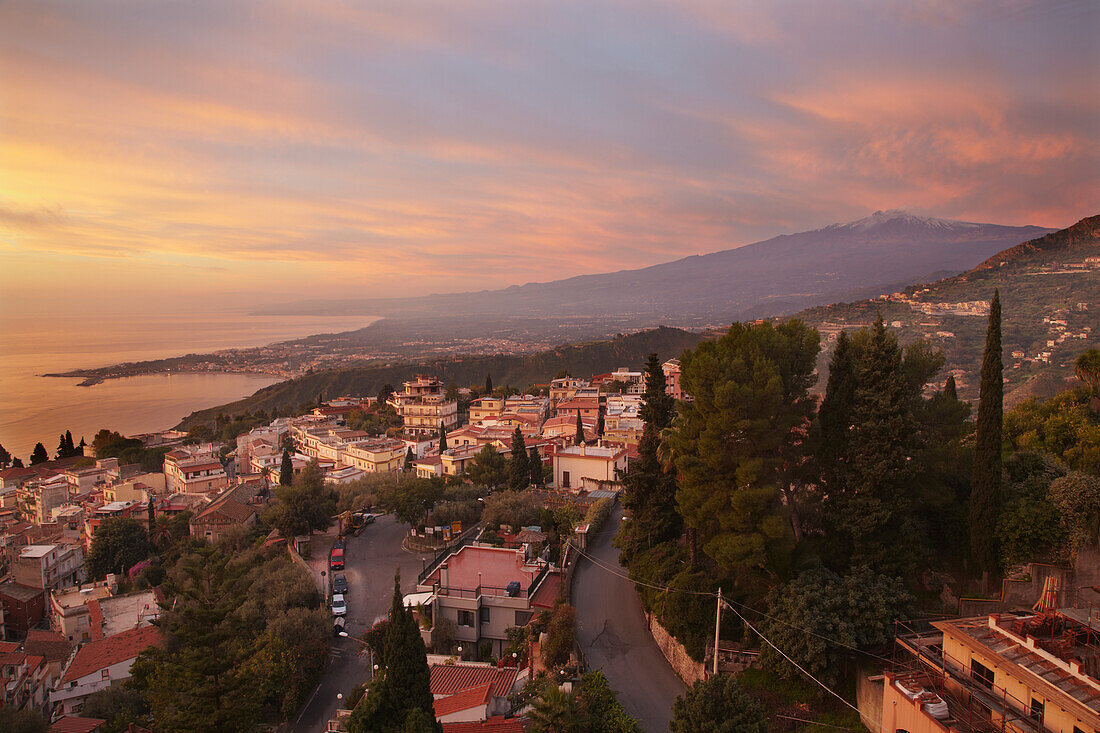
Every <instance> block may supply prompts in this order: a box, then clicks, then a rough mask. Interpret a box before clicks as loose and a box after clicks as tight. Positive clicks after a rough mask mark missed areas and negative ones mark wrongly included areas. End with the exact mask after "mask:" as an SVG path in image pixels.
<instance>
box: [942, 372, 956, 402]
mask: <svg viewBox="0 0 1100 733" xmlns="http://www.w3.org/2000/svg"><path fill="white" fill-rule="evenodd" d="M943 396H944V397H947V398H948V399H951V400H957V399H959V388H958V387H957V386H956V385H955V375H954V374H952V375H951V376H950V377H948V378H947V381H946V382H944V383H943Z"/></svg>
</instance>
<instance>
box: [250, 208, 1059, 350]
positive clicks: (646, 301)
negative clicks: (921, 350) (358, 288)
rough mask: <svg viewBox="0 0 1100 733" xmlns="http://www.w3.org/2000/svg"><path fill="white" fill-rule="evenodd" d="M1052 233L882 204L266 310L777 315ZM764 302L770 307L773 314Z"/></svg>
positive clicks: (657, 317) (642, 321)
mask: <svg viewBox="0 0 1100 733" xmlns="http://www.w3.org/2000/svg"><path fill="white" fill-rule="evenodd" d="M1051 231H1053V230H1051V229H1047V228H1045V227H1037V226H1023V227H1012V226H1005V225H999V224H978V223H974V222H961V221H955V220H949V219H936V218H931V217H918V216H915V215H913V214H909V213H908V212H905V211H900V210H890V211H877V212H875V213H874V214H872V215H870V216H869V217H864V218H863V219H859V220H856V221H854V222H847V223H842V224H831V225H828V226H826V227H822V228H819V229H815V230H811V231H807V232H798V233H794V234H781V235H778V236H776V237H772V238H770V239H767V240H763V241H760V242H754V243H751V244H746V245H744V246H741V247H735V248H732V249H725V250H720V251H717V252H710V253H706V254H701V255H690V256H688V257H683V258H680V259H677V260H672V261H670V262H663V263H658V264H654V265H648V266H646V267H641V268H634V269H624V270H618V271H616V272H605V273H591V274H583V275H575V276H572V277H569V278H563V279H561V280H552V281H548V282H529V283H525V284H523V285H518V284H517V285H511V286H508V287H506V288H503V289H499V290H481V291H472V292H463V293H437V294H433V295H426V296H419V297H409V298H374V299H355V300H343V301H331V300H329V301H318V300H314V301H307V302H299V303H297V304H288V305H285V306H279V307H273V308H267V309H264V310H263V311H261V312H262V313H264V314H267V315H287V314H291V313H297V314H300V313H311V314H326V313H328V314H333V313H338V312H339V313H346V312H369V313H371V315H379V316H394V317H397V316H421V315H446V316H454V315H463V316H477V315H489V314H499V313H503V312H508V313H512V314H514V315H520V316H522V315H532V314H538V315H543V316H554V317H583V316H594V315H614V316H624V317H626V319H627V321H628V324H627V325H630V324H632V325H635V326H637V327H642V328H644V327H648V326H651V325H652V324H653V323H655V322H670V321H672V322H679V323H683V324H685V325H692V326H706V325H712V324H715V323H722V322H728V321H730V320H735V319H738V318H746V317H756V316H759V315H775V312H774V310H772V309H771V308H768V307H767V306H768V304H769V303H773V304H774V303H775V302H776V301H780V302H783V303H784V307H786V308H797V307H805V306H807V305H812V304H816V303H820V302H828V301H829V300H830V299H832V300H837V299H840V298H852V297H860V296H866V295H871V294H873V293H874V292H875V291H876V290H877V289H879V288H881V287H884V286H886V285H888V284H893V283H899V282H913V281H914V280H915V279H917V278H920V277H924V276H927V275H928V274H930V273H934V272H962V271H965V270H967V269H968V268H970V267H973V266H974V264H976V263H978V262H981V261H982V260H983V259H985V258H986V257H989V256H990V255H992V254H995V253H997V252H1000V251H1002V250H1003V249H1005V248H1006V247H1008V246H1011V245H1013V244H1018V243H1019V242H1021V241H1026V240H1029V239H1032V238H1034V237H1036V236H1039V235H1041V234H1045V233H1048V232H1051ZM769 310H771V311H772V312H770V313H769V312H768V311H769Z"/></svg>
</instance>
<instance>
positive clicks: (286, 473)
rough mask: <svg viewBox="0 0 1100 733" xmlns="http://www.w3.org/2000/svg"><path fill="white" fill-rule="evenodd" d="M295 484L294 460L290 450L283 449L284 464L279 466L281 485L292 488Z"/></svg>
mask: <svg viewBox="0 0 1100 733" xmlns="http://www.w3.org/2000/svg"><path fill="white" fill-rule="evenodd" d="M292 483H294V460H293V459H292V458H291V457H290V449H288V448H283V462H282V464H281V465H280V466H279V484H280V485H282V486H290V485H291V484H292Z"/></svg>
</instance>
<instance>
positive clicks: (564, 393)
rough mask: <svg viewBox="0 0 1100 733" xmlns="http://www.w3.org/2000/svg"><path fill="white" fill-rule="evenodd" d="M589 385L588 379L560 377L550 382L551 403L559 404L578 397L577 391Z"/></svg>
mask: <svg viewBox="0 0 1100 733" xmlns="http://www.w3.org/2000/svg"><path fill="white" fill-rule="evenodd" d="M587 386H589V385H588V380H587V379H576V378H575V377H560V378H558V379H554V380H551V382H550V403H551V404H555V405H556V404H557V403H558V402H561V401H563V400H571V399H573V398H574V397H576V396H577V391H578V390H580V389H584V388H585V387H587Z"/></svg>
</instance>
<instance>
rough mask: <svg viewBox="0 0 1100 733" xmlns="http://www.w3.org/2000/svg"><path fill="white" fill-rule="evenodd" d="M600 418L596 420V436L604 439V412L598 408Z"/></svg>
mask: <svg viewBox="0 0 1100 733" xmlns="http://www.w3.org/2000/svg"><path fill="white" fill-rule="evenodd" d="M597 410H598V412H599V417H598V418H596V436H597V437H603V410H602V409H599V408H597Z"/></svg>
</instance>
